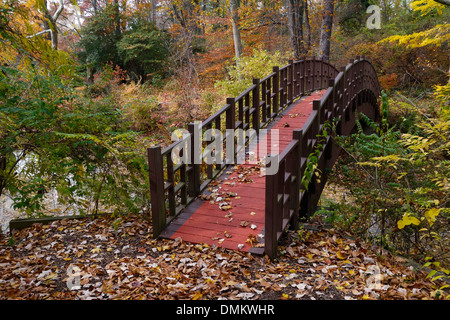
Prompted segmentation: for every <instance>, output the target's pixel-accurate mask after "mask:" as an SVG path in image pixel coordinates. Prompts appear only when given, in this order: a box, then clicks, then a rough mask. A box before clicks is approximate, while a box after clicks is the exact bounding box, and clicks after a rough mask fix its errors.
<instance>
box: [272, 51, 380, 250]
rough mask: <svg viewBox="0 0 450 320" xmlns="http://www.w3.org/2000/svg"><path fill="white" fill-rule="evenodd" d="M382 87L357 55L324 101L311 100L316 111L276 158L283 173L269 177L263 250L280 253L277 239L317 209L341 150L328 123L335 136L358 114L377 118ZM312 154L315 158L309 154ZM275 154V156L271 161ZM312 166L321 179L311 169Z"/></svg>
mask: <svg viewBox="0 0 450 320" xmlns="http://www.w3.org/2000/svg"><path fill="white" fill-rule="evenodd" d="M379 95H380V87H379V84H378V79H377V75H376V73H375V70H374V69H373V66H372V64H371V63H370V62H369V61H368V60H366V59H364V57H362V58H359V57H357V59H356V60H351V61H350V63H349V64H348V65H347V66H346V67H343V68H341V71H340V72H339V74H337V75H336V76H335V78H332V79H329V80H328V88H327V90H326V92H325V94H324V95H323V96H322V98H321V99H320V100H315V101H313V111H312V113H311V114H310V116H309V117H308V119H307V121H306V123H305V124H304V125H303V127H302V128H299V129H297V130H294V131H293V137H292V141H291V143H290V144H289V145H288V146H287V147H286V148H285V149H284V150H283V152H282V153H281V154H280V155H279V156H278V167H279V170H278V172H277V173H275V174H274V175H266V212H265V233H264V237H265V240H264V241H265V252H266V253H267V254H268V255H269V256H270V257H273V256H275V255H276V251H277V244H278V241H279V239H280V237H281V235H282V233H283V231H284V230H285V228H286V226H287V225H288V224H289V222H291V225H292V226H296V225H297V219H298V216H297V215H298V214H299V216H300V217H306V216H308V215H310V214H311V213H312V212H313V211H314V210H315V208H316V205H317V202H318V200H319V197H320V194H321V192H322V190H323V187H324V185H325V182H326V169H331V168H332V166H333V164H334V162H335V161H336V159H337V157H338V155H339V152H340V149H339V147H338V146H337V145H335V144H334V143H333V140H332V137H331V132H328V131H330V130H328V131H327V134H325V132H324V131H325V130H327V128H329V126H327V125H326V123H333V124H334V125H335V127H336V132H337V134H344V135H347V134H349V133H350V132H351V131H352V129H353V127H354V125H355V111H356V108H357V107H358V109H359V111H362V112H364V113H367V114H366V115H367V116H369V117H375V116H376V108H377V101H378V97H379ZM311 155H312V156H311ZM274 156H275V157H276V155H272V157H274ZM308 164H309V165H310V166H311V164H314V165H315V166H316V168H317V172H319V173H320V175H319V176H318V175H316V174H313V172H312V171H311V170H310V171H308V175H310V176H309V177H308V179H305V180H304V181H306V183H304V184H302V178H303V177H304V175H305V173H306V169H307V167H308Z"/></svg>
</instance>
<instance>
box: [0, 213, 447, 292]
mask: <svg viewBox="0 0 450 320" xmlns="http://www.w3.org/2000/svg"><path fill="white" fill-rule="evenodd" d="M151 231H152V227H151V223H150V222H149V221H148V220H146V219H143V218H142V217H138V216H124V217H121V218H117V217H115V218H112V217H103V218H97V219H87V218H86V219H79V220H75V219H74V220H60V221H55V222H53V223H51V224H48V225H42V224H35V225H33V226H32V227H30V228H26V229H23V230H21V231H16V232H15V233H14V234H13V236H12V237H10V236H6V235H1V236H0V299H26V300H31V299H58V300H74V299H82V300H85V299H102V300H113V299H119V300H124V299H160V300H172V299H189V300H197V299H217V300H219V299H230V300H240V299H242V300H247V299H249V300H254V299H258V300H268V299H270V300H279V299H301V300H353V299H357V300H360V299H362V300H366V299H378V300H385V299H402V300H403V299H408V300H421V299H435V298H436V284H434V283H432V282H430V281H429V280H428V279H426V273H425V272H424V271H420V270H417V269H415V268H414V267H412V266H411V265H409V264H408V263H407V260H406V259H404V258H402V257H398V256H394V255H391V254H390V253H386V252H384V253H383V254H380V252H379V249H377V248H374V247H371V246H369V245H368V244H366V243H364V242H361V241H358V240H355V239H352V238H351V237H349V236H348V235H345V234H340V233H338V232H337V231H336V230H334V229H327V228H324V226H323V225H322V224H321V223H320V221H315V222H310V223H308V224H304V226H303V227H302V228H301V229H300V230H297V231H290V232H289V233H287V234H286V235H285V236H284V238H283V239H282V243H281V246H280V255H279V257H278V258H277V259H274V260H269V259H268V258H267V256H254V255H250V254H247V253H243V252H238V251H230V250H226V249H223V248H218V247H211V246H207V245H199V244H190V243H186V242H183V241H181V240H180V239H177V240H172V241H169V240H155V239H152V237H151ZM447 294H448V293H447ZM441 298H442V296H441Z"/></svg>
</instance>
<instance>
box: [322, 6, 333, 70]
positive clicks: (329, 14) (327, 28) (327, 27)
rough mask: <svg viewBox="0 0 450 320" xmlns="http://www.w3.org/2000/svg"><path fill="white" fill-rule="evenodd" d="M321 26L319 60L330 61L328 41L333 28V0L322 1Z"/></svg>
mask: <svg viewBox="0 0 450 320" xmlns="http://www.w3.org/2000/svg"><path fill="white" fill-rule="evenodd" d="M324 1H325V4H324V8H323V15H322V26H321V32H320V45H319V58H322V59H324V60H326V61H328V60H330V39H331V29H332V27H333V11H334V0H324Z"/></svg>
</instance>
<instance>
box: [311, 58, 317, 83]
mask: <svg viewBox="0 0 450 320" xmlns="http://www.w3.org/2000/svg"><path fill="white" fill-rule="evenodd" d="M311 63H312V79H311V91H314V90H315V89H316V57H315V56H313V57H312V58H311Z"/></svg>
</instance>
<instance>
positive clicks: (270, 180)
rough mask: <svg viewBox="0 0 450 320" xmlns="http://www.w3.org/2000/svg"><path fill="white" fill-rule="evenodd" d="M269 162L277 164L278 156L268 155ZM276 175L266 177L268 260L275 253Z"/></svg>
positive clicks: (265, 244)
mask: <svg viewBox="0 0 450 320" xmlns="http://www.w3.org/2000/svg"><path fill="white" fill-rule="evenodd" d="M270 159H271V161H276V162H278V155H277V154H276V155H270ZM278 178H279V175H278V173H275V174H268V175H266V206H265V218H264V220H265V222H264V247H265V252H266V254H267V255H268V256H269V258H271V259H272V258H274V257H275V256H276V253H277V242H278V239H277V229H276V225H277V222H276V219H277V217H278V189H277V188H278Z"/></svg>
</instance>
